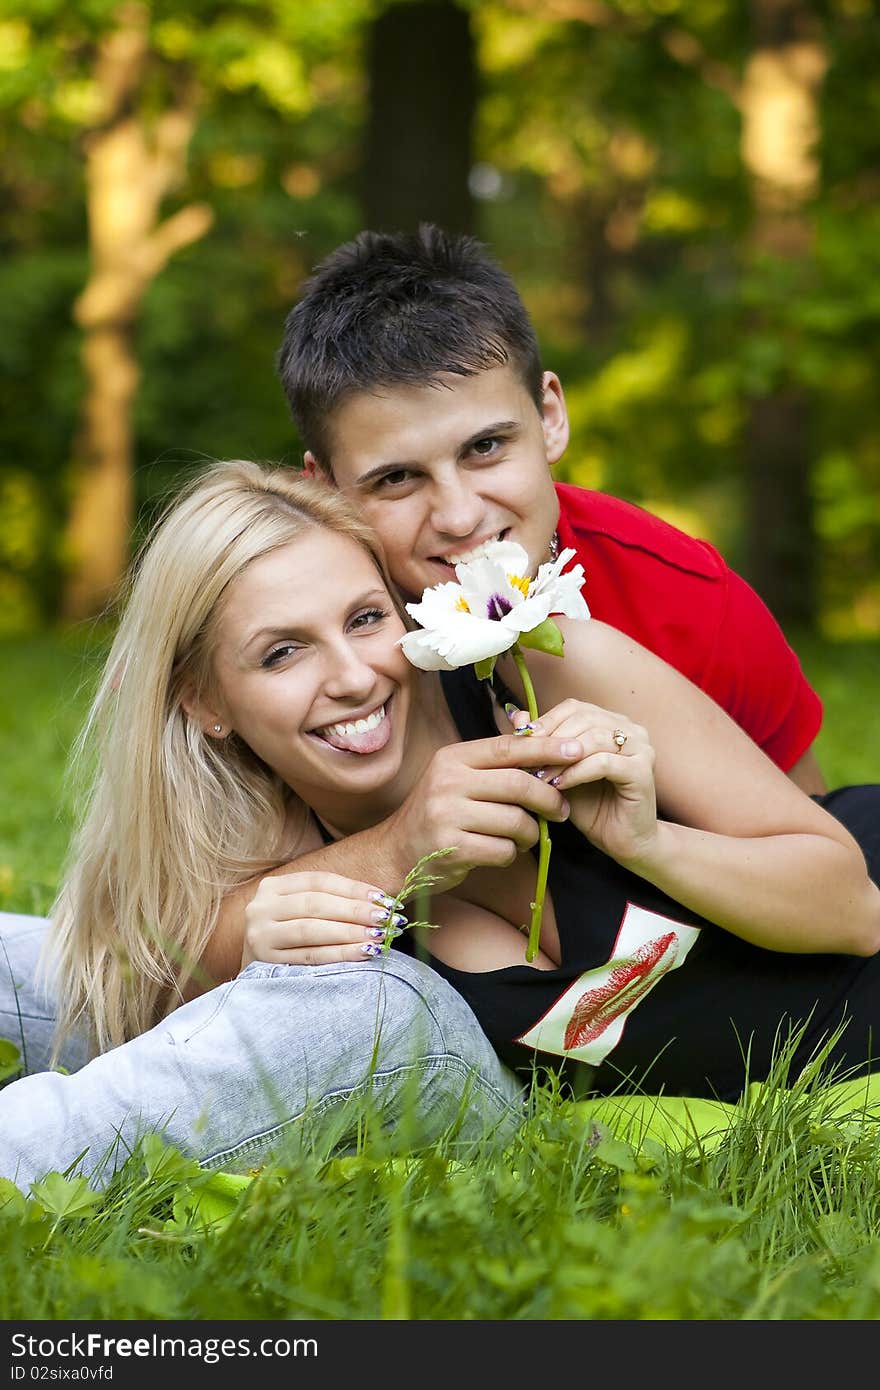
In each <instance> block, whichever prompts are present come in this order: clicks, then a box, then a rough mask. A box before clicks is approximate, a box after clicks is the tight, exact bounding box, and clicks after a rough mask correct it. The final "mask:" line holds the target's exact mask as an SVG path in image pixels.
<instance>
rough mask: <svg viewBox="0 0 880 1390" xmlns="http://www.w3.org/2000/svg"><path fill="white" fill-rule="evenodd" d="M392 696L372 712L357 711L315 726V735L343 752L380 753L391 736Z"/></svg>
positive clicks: (313, 732)
mask: <svg viewBox="0 0 880 1390" xmlns="http://www.w3.org/2000/svg"><path fill="white" fill-rule="evenodd" d="M393 698H394V697H393V695H389V696H387V698H386V699H385V700H384V701H383V703H382V704H381V705H379V707H378V708H377V709H373V710H371V711H370V713H369V714H365V715H356V716H354V717H352V718H349V719H346V720H340V721H339V722H338V723H336V724H328V725H326V726H325V727H324V728H321V729H313V730H312V731H311V732H312V735H313V737H315V738H317V739H320V741H321V742H322V743H326V744H327V745H328V746H329V747H330V748H334V749H338V750H339V751H340V752H342V753H355V754H365V753H378V752H380V750H381V749H383V748H384V747H385V746H386V744H387V743H388V740H389V739H390V738H391V719H390V715H389V711H390V709H391V702H392V700H393Z"/></svg>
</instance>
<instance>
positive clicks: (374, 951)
mask: <svg viewBox="0 0 880 1390" xmlns="http://www.w3.org/2000/svg"><path fill="white" fill-rule="evenodd" d="M361 950H362V951H363V953H364V955H365V956H370V957H373V958H375V957H376V956H381V954H382V947H381V946H379V945H378V944H377V943H375V942H372V941H365V942H364V944H363V946H362V947H361Z"/></svg>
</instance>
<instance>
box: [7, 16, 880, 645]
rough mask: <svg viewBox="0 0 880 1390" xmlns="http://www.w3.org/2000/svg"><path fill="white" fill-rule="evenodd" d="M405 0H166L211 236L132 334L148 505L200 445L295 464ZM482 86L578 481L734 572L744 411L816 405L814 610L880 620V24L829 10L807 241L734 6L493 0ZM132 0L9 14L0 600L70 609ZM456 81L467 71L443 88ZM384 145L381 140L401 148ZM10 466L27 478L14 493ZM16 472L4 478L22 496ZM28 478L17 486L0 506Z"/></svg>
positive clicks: (505, 226) (514, 257)
mask: <svg viewBox="0 0 880 1390" xmlns="http://www.w3.org/2000/svg"><path fill="white" fill-rule="evenodd" d="M385 3H386V0H377V3H373V0H334V3H333V4H331V5H315V6H307V5H293V4H290V3H287V0H238V3H236V2H235V0H199V2H198V3H197V4H195V5H190V6H188V7H187V8H186V10H185V12H184V11H182V10H181V9H180V7H179V6H175V5H172V4H171V3H170V0H153V3H152V4H151V5H150V6H149V7H148V8H149V12H150V57H149V62H148V65H147V73H146V76H145V79H144V82H143V87H142V112H141V114H142V115H143V116H144V117H145V119H146V120H147V124H148V125H149V123H150V122H151V121H155V120H156V118H157V117H158V115H159V114H160V113H161V112H162V111H163V110H164V109H167V107H168V104H169V102H171V101H173V100H175V99H177V98H178V97H179V95H180V93H181V92H186V93H190V94H195V97H194V99H195V100H196V102H197V108H198V110H197V117H198V119H197V123H196V127H195V131H194V134H193V138H192V141H191V145H190V149H189V159H188V166H187V173H186V180H185V183H184V185H183V186H182V187H181V188H180V190H179V193H178V195H176V196H175V198H169V200H168V207H167V208H166V209H165V210H164V211H165V212H166V213H172V212H173V211H174V210H175V208H176V206H177V205H178V203H185V202H189V201H192V200H195V199H198V200H203V201H206V202H207V203H209V204H210V206H211V207H212V208H213V210H214V213H215V221H214V226H213V229H212V231H211V232H210V233H209V234H208V235H207V236H206V237H204V238H203V239H202V240H201V241H200V242H199V243H197V244H196V245H194V246H191V247H190V248H189V249H188V250H187V251H185V252H184V253H182V254H180V255H179V256H178V257H177V258H175V259H173V260H172V261H171V262H170V264H169V265H168V267H167V268H166V269H165V271H164V272H163V273H162V274H161V275H160V276H159V277H158V278H157V279H156V281H155V282H154V284H153V285H152V287H151V289H150V291H149V293H148V295H147V297H146V301H145V303H144V306H143V312H142V317H141V320H140V322H139V323H138V325H137V329H136V337H137V350H138V356H139V362H140V367H141V386H140V393H139V397H138V400H137V405H136V419H135V430H136V464H137V474H136V487H137V500H138V503H139V507H140V510H141V516H142V517H146V516H148V515H149V514H150V511H151V508H152V506H153V503H154V500H155V498H156V497H157V495H161V494H163V493H164V492H165V490H166V489H167V488H168V487H169V486H170V485H171V484H173V483H174V482H175V481H176V480H177V479H178V478H179V477H180V476H181V474H183V473H186V472H187V471H188V470H189V469H190V468H191V467H192V466H193V465H194V463H195V462H197V461H199V460H202V459H204V458H206V457H232V456H252V457H257V458H264V459H274V458H278V459H289V460H295V459H296V458H297V456H298V452H299V449H300V447H301V446H300V442H299V441H298V439H297V437H296V434H295V431H294V429H293V427H292V425H291V423H290V421H289V419H288V416H287V408H286V405H285V403H284V401H283V398H282V394H281V391H280V388H279V386H278V384H277V382H276V380H275V373H274V358H275V353H276V350H277V347H278V344H279V341H280V337H281V331H282V325H283V321H284V317H285V315H286V313H287V311H288V309H289V308H290V306H291V304H292V303H293V301H294V299H295V297H296V294H297V291H298V288H299V286H300V284H301V283H302V280H303V278H304V276H305V275H306V274H307V273H308V271H309V269H310V268H311V266H313V265H314V264H315V262H316V261H317V260H319V259H320V258H321V256H323V255H324V254H325V253H326V252H327V251H328V250H330V248H331V247H332V246H333V245H335V244H337V243H338V242H339V241H341V240H344V239H346V238H347V237H350V236H352V235H353V234H354V233H355V232H356V231H357V230H358V229H359V226H360V223H361V211H360V199H359V171H360V166H361V158H362V146H363V134H364V121H365V115H366V111H367V104H368V98H369V94H368V93H367V91H366V90H365V79H364V62H363V58H364V39H365V35H366V32H367V26H368V25H369V23H370V22H371V20H372V19H373V17H374V16H375V15H376V14H378V13H380V12H381V10H382V8H383V7H384V4H385ZM467 8H469V9H470V11H471V17H472V27H473V31H474V34H475V42H476V50H477V59H478V65H479V68H480V74H481V98H480V105H479V111H478V120H477V128H476V131H475V139H476V156H477V160H478V161H479V169H480V170H482V181H480V180H478V181H477V184H476V186H477V187H478V189H480V190H481V191H480V192H479V193H478V213H479V226H478V228H477V230H478V232H479V234H480V235H481V236H482V237H483V238H484V239H486V240H488V241H489V243H490V244H491V246H492V249H493V251H494V252H495V253H496V254H497V255H498V256H499V258H500V259H501V260H502V262H503V263H504V264H505V265H506V266H507V267H508V268H509V269H510V270H511V272H512V273H513V274H514V276H515V277H516V279H517V281H518V283H519V284H520V285H521V287H522V289H523V292H524V295H525V298H526V301H527V304H528V305H529V307H530V309H531V310H532V313H533V316H534V319H535V322H536V325H537V328H538V331H539V336H540V339H541V343H542V348H543V352H544V357H545V363H546V365H547V366H548V367H552V368H553V369H556V370H558V371H559V372H560V373H561V375H562V378H563V382H564V385H565V386H566V388H567V396H568V400H569V404H570V407H571V414H572V425H573V437H572V443H571V446H570V448H569V450H568V452H567V454H566V457H565V458H564V459H563V460H562V462H561V464H560V465H559V468H558V470H557V472H558V476H559V477H560V478H561V479H563V480H568V481H573V482H579V483H583V484H585V485H588V486H594V487H600V488H603V489H605V490H607V491H610V492H615V493H618V494H620V495H622V496H624V497H628V498H631V499H632V500H635V501H638V502H641V503H643V504H645V505H647V506H650V507H653V508H655V509H657V510H659V511H660V512H661V513H662V514H664V515H667V516H669V518H670V519H671V520H673V521H675V522H676V523H677V524H679V525H682V526H684V527H685V529H688V530H691V531H693V532H695V533H697V534H700V535H704V536H706V537H707V538H708V539H710V540H712V541H714V542H715V543H716V544H717V545H719V546H720V547H721V549H722V550H723V551H724V552H725V553H726V554H727V555H728V557H729V558H730V559H731V561H732V562H733V563H734V565H735V566H737V567H739V568H743V567H744V564H745V557H746V548H745V545H744V543H743V537H742V527H743V521H742V517H743V515H744V489H745V486H746V483H745V473H744V467H743V465H744V458H745V453H746V433H745V428H746V422H747V419H748V411H749V406H750V402H751V401H752V400H753V399H754V398H755V397H756V396H761V395H766V394H767V393H772V392H774V391H776V390H777V389H779V388H780V387H782V386H785V385H795V386H797V387H798V389H800V390H802V391H803V392H804V393H805V400H806V403H807V406H806V408H808V409H809V413H810V443H811V448H812V451H813V453H812V457H811V459H810V460H809V461H808V462H809V465H810V468H811V471H812V476H813V480H814V482H813V494H814V505H815V512H816V527H817V533H818V551H817V558H816V563H817V565H818V566H819V570H820V585H819V587H820V593H821V604H822V620H823V623H824V626H825V630H826V631H827V632H828V633H831V634H833V635H855V634H859V633H861V634H863V635H871V634H876V633H877V632H878V630H880V579H878V573H880V513H878V505H877V498H878V496H880V451H878V448H877V443H876V441H877V423H876V420H877V417H876V400H877V389H876V383H877V373H878V348H877V342H878V336H877V332H876V328H877V319H878V313H880V301H878V292H877V288H876V287H877V285H878V283H880V280H878V273H877V272H878V263H877V262H878V250H877V248H878V246H880V226H878V214H877V210H876V197H875V196H874V192H875V189H874V175H873V173H872V170H874V169H875V168H876V165H877V154H878V135H877V132H878V130H880V121H878V120H877V106H878V97H877V92H876V82H875V81H874V79H873V74H874V72H875V71H876V65H877V57H878V44H880V40H878V29H877V25H876V22H875V20H874V17H873V14H872V10H871V6H869V5H867V4H864V3H857V2H856V0H847V3H831V4H828V5H826V6H823V7H821V13H819V14H817V16H816V18H817V22H818V23H819V25H820V28H819V36H820V39H821V42H822V44H823V45H824V48H825V51H826V54H827V57H828V60H829V63H828V70H827V74H826V77H825V80H824V82H823V84H822V87H821V91H820V108H819V120H820V144H819V149H818V155H819V159H820V165H821V182H820V187H819V189H818V192H817V196H816V197H815V198H814V199H813V200H812V202H811V204H810V205H809V207H808V208H807V209H806V216H807V217H808V218H809V221H810V223H811V226H812V229H813V243H812V247H811V249H810V251H809V253H808V254H806V255H804V256H802V257H800V258H797V259H794V260H792V259H789V260H786V259H781V258H778V257H777V258H771V257H767V256H764V257H762V258H758V257H756V256H755V255H754V254H753V253H752V251H751V250H750V244H749V238H750V231H751V227H752V220H753V207H752V202H751V191H750V189H749V186H748V182H747V179H746V177H745V173H744V170H743V165H742V159H741V152H740V141H741V133H742V132H741V116H740V110H739V106H738V100H737V84H738V83H739V81H740V80H741V77H742V73H743V70H744V65H745V63H746V61H747V59H748V57H749V55H750V53H751V51H752V49H753V46H754V42H755V38H754V34H753V33H752V32H751V31H750V29H749V10H748V7H744V6H742V5H738V4H734V3H733V0H688V3H687V4H684V3H676V2H675V0H666V2H665V3H664V4H662V5H660V4H656V3H653V0H627V3H626V4H608V5H605V6H604V7H598V8H597V9H596V10H595V12H594V11H593V10H592V9H591V8H590V7H585V8H584V10H583V13H581V12H580V11H579V10H578V8H577V7H574V8H573V10H572V14H571V17H568V18H559V17H557V15H556V11H555V10H552V9H551V11H550V13H549V14H548V13H547V11H546V10H545V9H544V8H542V7H541V6H540V5H539V4H538V3H537V0H535V3H534V4H529V3H526V4H518V5H516V6H510V5H509V4H507V3H502V0H498V3H490V4H480V5H471V4H468V6H467ZM115 10H116V5H115V3H113V0H90V3H89V4H86V5H77V6H74V7H71V6H69V5H63V4H61V3H60V0H39V3H37V0H29V3H25V4H16V5H14V6H12V5H10V4H6V5H4V6H3V7H2V11H0V115H2V116H5V117H6V120H5V121H4V122H3V124H2V126H0V154H2V159H0V189H2V192H3V195H4V207H5V208H7V209H8V215H7V216H6V217H5V218H4V231H3V234H2V245H3V250H4V253H5V254H4V257H3V267H4V269H3V270H2V272H0V290H2V293H0V366H2V367H3V371H2V373H0V376H2V379H3V385H2V386H0V407H2V408H0V445H2V448H0V460H2V462H0V502H2V503H3V504H4V505H3V506H2V509H0V612H2V613H3V614H4V622H5V624H6V630H7V631H10V630H18V631H24V630H28V629H30V628H32V627H33V626H34V625H36V624H38V623H40V622H43V621H45V619H46V618H47V617H49V616H51V614H52V613H53V612H54V611H55V607H56V604H57V599H58V592H59V583H60V572H61V571H60V565H61V556H60V551H59V535H60V531H61V527H62V525H63V521H64V518H65V516H66V513H67V508H68V503H69V497H68V495H67V488H68V485H69V484H68V480H67V476H68V475H67V465H68V461H69V458H70V454H71V441H72V438H73V433H74V429H75V425H76V419H77V412H78V408H79V399H80V391H81V381H82V378H81V371H80V366H79V361H78V348H79V337H78V334H77V333H76V332H75V331H74V330H73V328H72V327H71V318H70V315H71V309H72V305H73V301H74V299H75V296H76V293H77V292H78V290H79V289H80V288H81V287H82V284H83V282H84V277H85V273H86V259H87V245H86V234H87V229H86V226H85V204H84V188H83V160H82V151H83V148H84V143H83V142H84V140H86V139H87V137H88V132H89V130H90V129H92V128H93V127H94V125H95V123H96V122H97V121H99V119H100V114H101V109H102V108H101V100H102V98H101V93H100V90H99V89H98V86H97V84H96V80H95V54H96V51H97V44H98V43H99V41H100V39H101V37H102V35H105V34H106V33H107V31H108V26H109V25H110V24H111V21H112V16H113V13H114V11H115ZM453 86H454V76H453V75H450V89H452V87H453ZM392 157H393V151H389V159H391V158H392ZM7 479H8V487H7ZM10 490H11V491H10ZM7 495H10V496H11V502H10V503H9V504H7V503H6V498H7Z"/></svg>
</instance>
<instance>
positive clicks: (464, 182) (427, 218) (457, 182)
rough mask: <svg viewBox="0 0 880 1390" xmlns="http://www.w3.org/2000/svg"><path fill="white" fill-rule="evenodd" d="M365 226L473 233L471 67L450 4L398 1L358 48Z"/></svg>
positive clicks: (462, 15) (467, 36) (463, 28)
mask: <svg viewBox="0 0 880 1390" xmlns="http://www.w3.org/2000/svg"><path fill="white" fill-rule="evenodd" d="M366 67H367V84H368V92H369V99H368V112H367V119H366V125H365V131H364V151H363V168H362V172H361V186H362V189H363V193H362V202H363V209H364V218H365V225H366V226H368V227H372V228H376V229H383V230H386V231H387V230H391V231H394V230H401V229H403V230H409V231H412V230H415V228H416V227H417V226H418V224H419V222H437V223H439V225H440V226H443V227H446V228H447V229H448V230H450V231H455V232H472V231H473V225H474V206H473V198H472V196H471V191H470V184H469V179H470V174H471V168H472V165H473V122H474V113H475V107H476V82H477V78H476V65H475V59H474V44H473V36H472V34H471V26H470V16H469V15H468V14H467V13H466V11H465V10H463V9H461V8H460V6H459V5H457V4H455V3H453V0H403V3H399V0H398V3H394V4H392V5H390V6H389V7H388V8H387V9H386V10H384V12H382V13H380V14H379V15H378V16H377V17H376V19H375V20H374V21H373V23H372V24H371V26H370V30H369V36H368V40H367V57H366Z"/></svg>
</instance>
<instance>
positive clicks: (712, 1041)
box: [397, 667, 880, 1100]
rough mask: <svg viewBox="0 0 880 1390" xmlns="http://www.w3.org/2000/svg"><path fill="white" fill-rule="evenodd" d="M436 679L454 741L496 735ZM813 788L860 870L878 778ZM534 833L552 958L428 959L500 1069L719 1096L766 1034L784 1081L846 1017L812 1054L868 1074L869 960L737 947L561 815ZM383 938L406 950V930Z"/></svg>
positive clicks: (458, 675)
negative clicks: (794, 1036) (480, 965)
mask: <svg viewBox="0 0 880 1390" xmlns="http://www.w3.org/2000/svg"><path fill="white" fill-rule="evenodd" d="M442 680H443V687H444V691H445V694H446V699H447V702H448V704H449V708H450V711H451V713H452V715H453V717H454V719H455V721H456V724H457V726H458V729H459V731H460V733H461V735H462V738H464V739H474V738H485V737H489V736H491V735H493V734H494V733H496V728H495V723H494V719H493V717H492V708H491V697H490V694H489V690H488V687H487V686H486V685H485V683H483V682H479V681H477V680H476V677H475V676H474V675H473V672H472V670H471V668H470V667H467V668H462V669H461V670H459V671H454V672H451V673H449V674H448V675H447V674H446V673H444V674H443V676H442ZM818 799H819V800H821V801H823V802H824V803H825V804H826V805H827V807H828V809H829V810H831V811H832V813H833V814H834V815H836V816H838V818H839V819H840V820H842V821H843V822H844V824H847V825H848V826H849V828H850V830H851V831H852V833H853V834H855V836H856V838H857V839H858V840H859V841H860V843H861V844H862V846H863V848H864V849H865V850H866V855H867V857H868V859H869V863H871V868H872V875H873V877H874V878H875V880H876V878H877V868H878V865H880V786H865V787H851V788H842V789H840V790H839V791H837V792H833V793H830V794H829V795H828V796H827V797H824V798H818ZM549 829H550V835H551V842H552V853H551V856H550V865H549V878H548V893H549V894H550V896H551V897H552V900H553V906H554V909H555V914H556V922H557V927H558V931H559V942H560V952H561V964H560V965H559V967H558V968H556V969H553V970H538V969H536V968H534V967H533V966H530V965H526V964H525V963H523V964H522V965H513V966H506V967H504V968H502V969H500V970H488V971H485V972H481V973H473V972H468V971H462V970H456V969H453V968H452V967H450V966H448V965H445V964H444V963H443V962H442V961H439V960H437V959H436V958H434V957H432V956H428V961H429V963H430V964H431V965H432V966H433V968H434V969H435V970H436V971H437V972H438V974H440V975H442V976H444V977H445V978H446V979H447V980H449V981H450V983H451V984H452V985H453V986H454V987H455V988H456V989H457V990H458V991H459V993H460V994H462V995H463V996H464V998H465V999H466V1000H467V1001H468V1003H469V1004H470V1006H471V1008H472V1009H473V1011H474V1013H475V1014H476V1016H477V1018H478V1019H479V1021H480V1024H481V1025H482V1027H483V1029H484V1031H485V1032H486V1034H487V1036H488V1037H489V1039H490V1040H491V1042H492V1044H493V1046H494V1047H495V1049H496V1051H497V1052H498V1054H499V1055H500V1056H501V1058H502V1059H503V1060H504V1061H505V1062H507V1063H508V1064H509V1065H510V1066H512V1067H513V1068H515V1069H516V1070H518V1071H521V1072H524V1073H527V1074H529V1075H531V1074H532V1073H533V1070H534V1068H535V1066H536V1064H537V1065H538V1067H539V1070H542V1071H543V1070H546V1069H547V1068H548V1067H549V1068H551V1069H552V1070H554V1071H559V1072H560V1073H561V1074H562V1075H563V1076H564V1077H567V1078H568V1080H570V1081H574V1084H575V1086H576V1089H578V1090H582V1089H583V1085H582V1084H581V1085H578V1075H577V1074H579V1077H580V1081H581V1083H582V1082H583V1079H584V1077H585V1076H586V1077H587V1078H588V1080H589V1087H590V1089H592V1090H594V1091H600V1092H608V1091H612V1090H615V1089H618V1088H620V1086H621V1083H622V1081H624V1080H625V1081H627V1082H628V1083H629V1085H630V1086H631V1085H632V1084H636V1085H638V1086H639V1087H640V1088H642V1089H644V1090H646V1091H650V1092H657V1091H659V1090H661V1089H662V1090H665V1091H666V1092H667V1093H668V1094H680V1095H704V1096H716V1097H718V1098H719V1099H722V1100H734V1099H736V1097H737V1096H738V1095H739V1094H740V1093H741V1091H742V1089H743V1086H744V1084H745V1083H746V1082H747V1081H759V1080H764V1079H766V1077H767V1075H768V1071H769V1069H770V1065H771V1060H772V1057H773V1053H774V1043H776V1042H781V1041H784V1040H785V1039H786V1038H788V1037H789V1036H790V1034H791V1033H792V1032H796V1031H797V1030H798V1029H799V1027H800V1025H801V1024H803V1025H804V1031H803V1035H802V1036H801V1037H800V1039H799V1041H798V1043H797V1046H796V1050H795V1052H794V1055H793V1064H792V1067H793V1069H792V1071H791V1073H790V1074H791V1078H792V1079H794V1077H795V1076H796V1075H797V1074H798V1072H799V1071H800V1069H801V1068H802V1066H803V1065H804V1063H805V1062H806V1061H807V1060H808V1059H809V1057H810V1056H811V1055H812V1054H813V1052H814V1050H815V1048H816V1047H817V1046H819V1045H820V1044H821V1042H822V1039H823V1037H824V1036H826V1035H827V1034H828V1033H829V1032H830V1031H833V1030H834V1029H835V1028H836V1027H837V1026H838V1025H839V1024H840V1022H841V1021H842V1020H843V1019H844V1018H845V1017H846V1018H848V1020H849V1021H848V1022H847V1025H846V1028H845V1030H844V1033H843V1036H842V1038H841V1039H840V1040H839V1041H838V1043H837V1044H836V1045H835V1047H834V1048H833V1049H832V1051H831V1052H830V1054H829V1056H828V1062H829V1064H834V1065H835V1066H840V1067H842V1068H846V1070H847V1074H858V1073H863V1072H866V1071H869V1070H872V1067H871V1062H870V1059H871V1055H872V1033H873V1031H875V1028H876V1031H877V1034H878V1044H877V1047H878V1051H880V956H874V957H871V958H869V959H863V958H861V957H856V956H843V955H830V954H823V955H818V954H812V955H795V954H790V953H783V952H776V951H768V950H764V949H762V948H760V947H756V946H752V945H749V944H748V943H747V942H744V941H741V940H740V939H739V938H738V937H735V936H733V935H731V934H730V933H729V932H725V931H724V930H722V929H721V928H719V927H716V926H714V925H713V924H711V923H709V922H707V921H706V920H705V919H704V918H701V917H699V916H698V915H697V914H696V913H693V912H691V911H690V910H689V909H688V908H685V907H683V906H682V905H681V904H680V903H677V902H675V901H674V900H673V899H671V898H669V897H667V896H666V894H664V893H662V892H660V891H659V890H658V889H657V888H655V887H654V886H653V885H652V884H650V883H648V882H646V881H645V880H644V879H642V878H639V877H638V876H637V875H636V874H632V873H630V872H629V871H628V870H626V869H624V868H621V866H620V865H619V864H617V863H615V861H614V860H612V859H610V858H609V857H608V856H607V855H605V854H603V853H602V852H601V851H600V850H598V849H595V848H594V847H593V846H592V845H591V844H590V843H589V841H587V840H586V839H585V838H584V837H583V836H582V835H581V834H580V833H579V832H578V831H577V830H576V829H575V828H574V827H573V826H572V825H571V824H570V823H568V822H566V823H564V824H561V825H550V827H549ZM534 853H535V855H537V850H535V851H534ZM397 946H398V949H400V948H402V949H404V950H412V943H411V941H410V938H409V934H408V933H404V935H403V936H402V937H400V938H399V940H398V943H397ZM428 946H429V947H430V938H429V939H428ZM523 953H525V938H523ZM422 954H424V953H422ZM573 1062H574V1063H577V1064H579V1065H574V1066H573V1065H572V1064H573ZM584 1063H586V1064H587V1066H588V1067H589V1068H590V1071H588V1072H586V1071H585V1068H584V1065H583V1064H584ZM593 1068H597V1070H595V1071H593V1070H592V1069H593Z"/></svg>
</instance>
